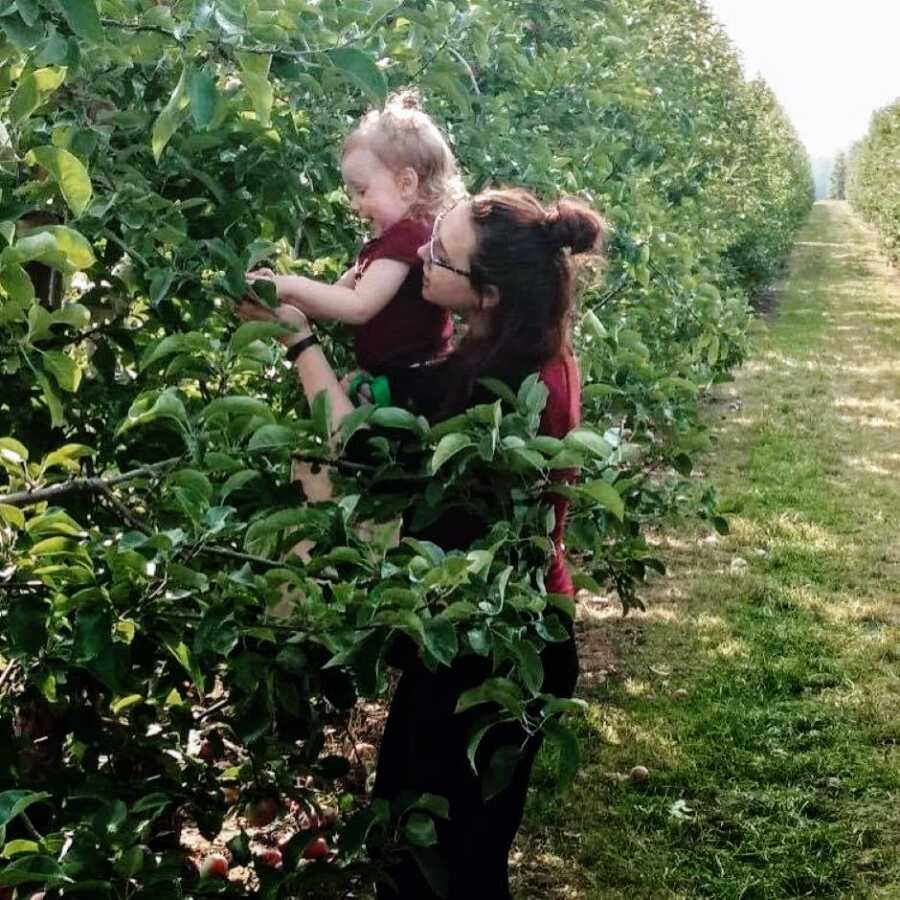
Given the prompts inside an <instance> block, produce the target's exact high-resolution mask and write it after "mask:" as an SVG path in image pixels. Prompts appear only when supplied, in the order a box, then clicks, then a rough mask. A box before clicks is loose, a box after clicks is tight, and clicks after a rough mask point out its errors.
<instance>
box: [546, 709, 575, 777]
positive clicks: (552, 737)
mask: <svg viewBox="0 0 900 900" xmlns="http://www.w3.org/2000/svg"><path fill="white" fill-rule="evenodd" d="M544 733H545V734H546V736H547V740H549V741H550V742H551V743H552V744H554V745H555V747H556V749H557V751H558V752H559V783H560V787H566V786H567V785H569V784H571V783H572V781H573V780H574V778H575V775H576V774H577V773H578V738H577V737H576V736H575V733H574V732H573V731H572V729H571V728H567V727H566V726H565V725H563V724H562V723H561V722H560V721H558V720H557V719H551V720H550V721H549V722H545V723H544Z"/></svg>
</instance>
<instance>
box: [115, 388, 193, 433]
mask: <svg viewBox="0 0 900 900" xmlns="http://www.w3.org/2000/svg"><path fill="white" fill-rule="evenodd" d="M157 419H162V420H163V421H165V422H174V423H175V424H176V425H178V426H180V428H181V430H182V432H183V433H186V432H188V431H189V430H190V429H189V423H188V416H187V410H185V408H184V404H183V403H182V402H181V399H180V398H179V396H178V395H177V393H176V392H175V390H174V389H173V388H167V389H166V390H165V391H163V392H162V393H161V394H159V395H158V396H157V397H155V399H154V396H153V394H150V395H149V396H143V397H141V398H139V399H138V400H136V401H135V402H134V403H133V404H132V405H131V409H129V410H128V417H127V418H126V419H125V420H124V421H123V422H122V423H121V424H120V425H119V427H118V428H117V429H116V436H118V435H121V434H124V433H125V432H126V431H130V430H131V429H132V428H136V427H138V426H140V425H146V424H148V423H149V422H155V421H156V420H157Z"/></svg>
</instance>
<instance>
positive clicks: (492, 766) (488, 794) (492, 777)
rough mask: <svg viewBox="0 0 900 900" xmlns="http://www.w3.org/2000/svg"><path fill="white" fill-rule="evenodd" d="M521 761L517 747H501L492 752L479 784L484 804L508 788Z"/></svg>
mask: <svg viewBox="0 0 900 900" xmlns="http://www.w3.org/2000/svg"><path fill="white" fill-rule="evenodd" d="M521 759H522V750H521V749H520V748H519V747H514V746H503V747H498V748H497V749H496V750H495V751H494V754H493V756H491V761H490V763H489V764H488V770H487V772H486V773H485V775H484V780H483V781H482V784H481V797H482V800H484V802H485V803H487V802H488V801H489V800H491V799H492V798H494V797H496V796H497V794H500V793H502V792H503V791H505V790H506V789H507V788H508V787H509V786H510V784H511V783H512V780H513V777H514V776H515V774H516V767H517V766H518V765H519V761H520V760H521Z"/></svg>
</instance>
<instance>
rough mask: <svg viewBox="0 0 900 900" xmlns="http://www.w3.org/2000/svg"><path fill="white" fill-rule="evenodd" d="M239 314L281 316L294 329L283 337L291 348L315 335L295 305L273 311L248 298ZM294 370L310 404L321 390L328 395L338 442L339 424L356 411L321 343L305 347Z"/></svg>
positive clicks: (261, 317) (262, 317)
mask: <svg viewBox="0 0 900 900" xmlns="http://www.w3.org/2000/svg"><path fill="white" fill-rule="evenodd" d="M238 314H239V315H240V317H241V318H242V319H246V320H254V319H255V320H261V321H272V320H273V319H278V320H279V321H281V322H284V323H285V324H286V325H290V326H292V327H293V328H294V329H295V330H294V331H292V332H291V333H289V334H287V335H285V336H284V337H283V338H282V342H283V343H284V344H285V346H286V347H288V348H289V349H290V347H292V346H293V345H294V344H298V343H299V342H300V341H302V340H303V339H304V338H307V337H309V336H310V335H311V334H312V329H311V328H310V327H309V322H308V321H307V318H306V316H305V315H303V313H302V312H300V311H299V310H297V309H294V308H293V307H292V306H284V305H282V306H279V307H278V309H276V310H274V311H271V310H268V309H266V308H265V307H262V306H260V305H259V304H257V303H250V302H248V301H246V300H245V301H244V302H243V303H241V305H240V306H239V307H238ZM294 371H295V372H296V373H297V375H298V376H299V378H300V384H301V385H302V387H303V393H304V394H306V399H307V400H309V401H310V403H311V402H312V401H313V400H314V399H315V397H316V396H318V395H319V394H320V393H321V392H322V391H325V393H326V394H327V396H328V402H329V405H330V407H331V426H332V429H333V430H332V435H331V437H332V445H334V444H336V443H337V440H336V438H337V433H338V429H339V427H340V424H341V422H342V421H343V420H344V419H345V418H346V417H347V416H348V415H349V414H350V413H351V412H352V411H353V404H352V403H351V402H350V399H349V398H348V397H347V395H346V393H344V389H343V388H342V387H341V383H340V381H338V377H337V375H335V373H334V369H332V368H331V364H330V363H329V362H328V360H327V359H326V358H325V354H324V353H323V352H322V348H321V347H320V346H319V345H318V344H313V345H312V346H310V347H308V348H307V349H306V350H304V351H303V352H302V353H301V354H300V356H298V357H297V359H296V360H295V361H294Z"/></svg>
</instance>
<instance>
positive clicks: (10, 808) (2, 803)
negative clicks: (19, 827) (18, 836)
mask: <svg viewBox="0 0 900 900" xmlns="http://www.w3.org/2000/svg"><path fill="white" fill-rule="evenodd" d="M49 798H50V794H41V793H35V792H34V791H26V790H13V791H4V792H3V793H2V794H0V828H2V827H5V826H6V825H8V824H9V823H10V822H12V820H13V819H15V818H16V816H18V815H21V814H22V813H23V812H25V810H26V809H28V807H29V806H31V805H32V804H34V803H42V802H43V801H44V800H48V799H49ZM2 842H3V841H2V838H0V843H2Z"/></svg>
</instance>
